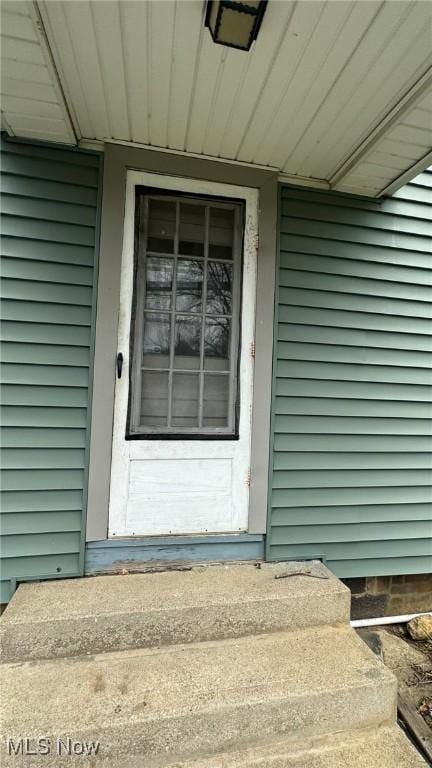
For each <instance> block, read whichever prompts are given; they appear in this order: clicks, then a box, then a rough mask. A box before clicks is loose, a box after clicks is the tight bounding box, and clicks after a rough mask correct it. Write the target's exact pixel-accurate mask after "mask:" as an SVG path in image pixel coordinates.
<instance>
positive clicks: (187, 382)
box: [171, 373, 199, 427]
mask: <svg viewBox="0 0 432 768" xmlns="http://www.w3.org/2000/svg"><path fill="white" fill-rule="evenodd" d="M172 386H173V389H172V415H171V422H172V425H173V426H176V427H197V426H198V400H199V374H195V373H173V385H172Z"/></svg>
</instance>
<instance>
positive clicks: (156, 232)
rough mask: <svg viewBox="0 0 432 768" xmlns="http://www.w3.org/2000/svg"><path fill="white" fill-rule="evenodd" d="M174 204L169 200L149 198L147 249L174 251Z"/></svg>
mask: <svg viewBox="0 0 432 768" xmlns="http://www.w3.org/2000/svg"><path fill="white" fill-rule="evenodd" d="M175 222H176V206H175V203H174V202H171V201H169V200H152V199H150V200H149V219H148V237H147V249H148V250H149V251H157V252H158V253H173V252H174V233H175Z"/></svg>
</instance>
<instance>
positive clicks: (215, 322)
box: [204, 317, 231, 371]
mask: <svg viewBox="0 0 432 768" xmlns="http://www.w3.org/2000/svg"><path fill="white" fill-rule="evenodd" d="M230 328H231V323H230V320H229V319H228V318H227V317H207V318H206V321H205V335H204V368H205V369H206V370H213V371H227V370H228V369H229V362H230V361H229V352H230Z"/></svg>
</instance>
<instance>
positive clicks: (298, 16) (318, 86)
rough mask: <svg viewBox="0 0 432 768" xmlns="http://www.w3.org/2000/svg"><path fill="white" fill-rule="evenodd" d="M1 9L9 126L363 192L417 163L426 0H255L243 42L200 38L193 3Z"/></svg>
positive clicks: (422, 158)
mask: <svg viewBox="0 0 432 768" xmlns="http://www.w3.org/2000/svg"><path fill="white" fill-rule="evenodd" d="M2 13H3V16H4V22H3V25H2V35H3V36H4V42H3V54H2V55H3V58H4V62H3V77H4V84H3V86H2V90H3V94H4V96H3V110H4V116H5V125H6V127H7V128H9V130H10V131H11V132H14V133H16V134H17V135H20V136H28V137H35V138H46V139H51V140H56V141H63V142H66V143H73V142H75V141H79V140H83V139H85V140H99V141H113V140H117V141H131V142H137V143H139V144H143V145H146V146H153V147H160V148H166V149H171V150H177V151H182V152H188V153H192V154H195V155H205V156H208V157H218V158H223V159H227V160H236V161H241V162H246V163H252V164H255V165H260V166H270V167H273V168H275V169H277V170H279V171H280V173H281V174H284V175H286V176H287V177H288V178H291V180H294V181H298V182H301V183H307V184H310V185H318V186H323V187H327V188H335V189H339V190H344V191H347V192H352V193H357V194H366V195H373V196H375V195H379V194H382V193H383V192H384V191H386V190H387V189H390V190H391V191H393V190H394V189H396V188H397V187H398V185H401V184H402V183H405V182H406V181H407V178H409V176H410V175H411V176H415V175H416V173H418V172H419V171H420V170H422V169H423V168H424V167H426V166H428V165H430V163H431V156H430V150H431V145H432V46H431V40H432V3H430V2H413V1H411V0H402V1H401V2H392V1H391V0H390V1H388V2H376V1H375V0H371V1H369V2H364V1H363V0H359V1H357V2H345V1H343V0H341V1H340V2H335V1H330V2H314V1H313V0H310V1H309V0H308V1H307V2H306V1H303V2H290V1H288V0H284V1H281V0H279V1H277V0H270V2H269V3H268V7H267V10H266V14H265V17H264V21H263V25H262V28H261V31H260V34H259V36H258V40H257V41H256V43H255V44H254V46H253V48H252V50H251V51H250V52H249V53H245V52H243V51H237V50H234V49H228V48H224V47H222V46H218V45H215V44H214V43H213V42H212V41H211V38H210V34H209V31H208V30H207V29H206V28H205V27H204V24H203V13H204V3H203V2H201V1H195V0H189V1H187V2H186V1H182V0H177V2H171V0H165V1H163V2H162V1H160V0H159V1H158V0H156V1H154V2H129V1H128V0H121V1H120V2H114V1H112V2H104V1H103V0H102V1H98V2H88V1H87V0H84V1H83V2H57V1H51V0H50V2H39V3H30V2H29V3H24V2H4V3H2ZM32 30H33V31H32ZM44 35H46V38H45V36H44ZM50 57H52V61H51V59H50ZM53 63H54V66H53ZM42 86H44V87H42ZM428 153H429V154H428ZM399 179H400V181H399Z"/></svg>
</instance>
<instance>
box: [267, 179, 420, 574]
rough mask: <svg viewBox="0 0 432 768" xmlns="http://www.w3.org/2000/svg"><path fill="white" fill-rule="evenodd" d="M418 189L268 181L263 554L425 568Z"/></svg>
mask: <svg viewBox="0 0 432 768" xmlns="http://www.w3.org/2000/svg"><path fill="white" fill-rule="evenodd" d="M431 193H432V173H431V172H425V173H423V174H421V175H420V176H419V177H417V178H416V179H415V180H414V181H413V182H412V183H411V184H408V185H407V186H406V187H404V188H403V189H401V190H400V191H399V192H398V193H397V194H396V195H395V197H393V198H388V199H382V200H370V201H368V200H365V199H360V198H355V197H347V196H342V195H336V194H331V193H327V192H311V191H305V190H299V189H294V188H290V187H281V189H280V235H279V266H278V279H277V283H278V287H277V301H276V318H275V345H274V383H273V397H272V470H271V472H270V486H271V489H270V496H271V498H270V509H269V525H268V537H267V557H268V558H269V559H271V560H283V559H286V558H300V557H314V556H315V557H324V558H326V560H327V563H328V565H329V567H330V568H331V569H332V570H333V571H334V572H335V573H336V574H337V575H338V576H340V577H359V576H379V575H385V576H390V575H394V574H398V575H403V574H410V573H411V574H420V573H424V572H428V571H431V565H432V489H431V471H430V470H431V426H432V422H431V416H432V409H431V395H432V388H431V381H432V371H431V361H432V354H431V351H432V345H431V336H430V334H431V333H432V320H431V303H430V302H431V299H432V290H431V277H432V271H431V269H432V261H431V243H432V238H431V235H432V227H431V213H432V199H431Z"/></svg>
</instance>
